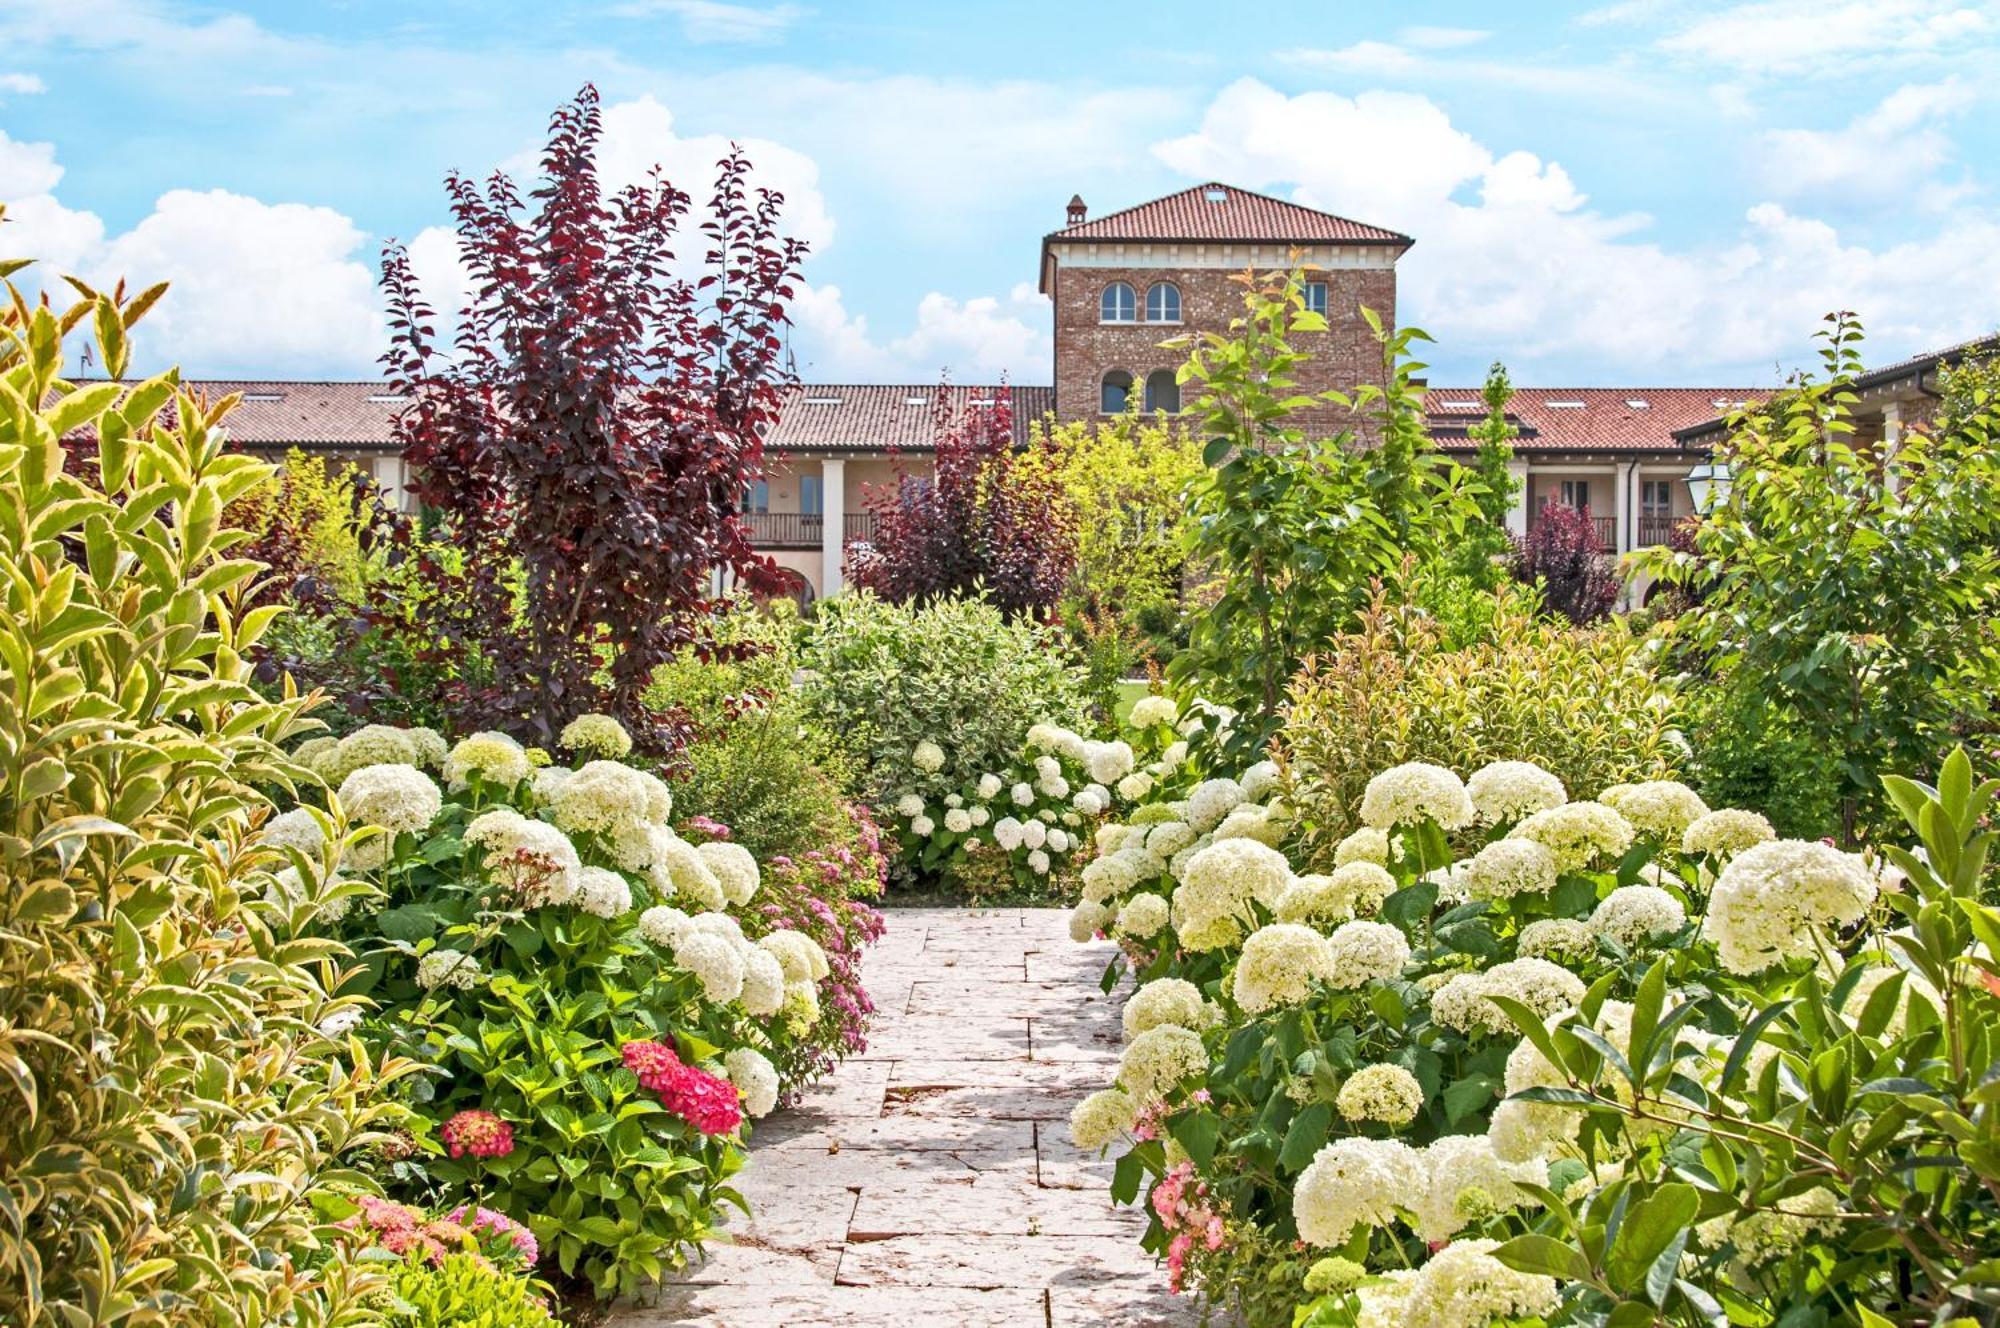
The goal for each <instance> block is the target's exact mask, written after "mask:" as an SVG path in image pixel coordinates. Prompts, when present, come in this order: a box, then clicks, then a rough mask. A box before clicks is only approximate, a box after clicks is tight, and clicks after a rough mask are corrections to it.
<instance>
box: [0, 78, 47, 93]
mask: <svg viewBox="0 0 2000 1328" xmlns="http://www.w3.org/2000/svg"><path fill="white" fill-rule="evenodd" d="M48 90H49V85H48V84H46V83H44V82H42V80H41V78H40V77H39V76H38V75H35V74H0V93H6V94H8V95H9V96H15V97H33V96H37V95H39V94H41V93H44V92H47V91H48Z"/></svg>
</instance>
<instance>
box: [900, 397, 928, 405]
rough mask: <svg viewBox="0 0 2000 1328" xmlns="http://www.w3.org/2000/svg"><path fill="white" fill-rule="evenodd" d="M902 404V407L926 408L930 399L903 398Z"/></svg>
mask: <svg viewBox="0 0 2000 1328" xmlns="http://www.w3.org/2000/svg"><path fill="white" fill-rule="evenodd" d="M903 404H904V405H906V406H928V405H929V404H930V398H929V397H904V398H903Z"/></svg>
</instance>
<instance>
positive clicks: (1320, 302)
mask: <svg viewBox="0 0 2000 1328" xmlns="http://www.w3.org/2000/svg"><path fill="white" fill-rule="evenodd" d="M1306 312H1307V313H1313V314H1318V315H1319V316H1320V317H1321V318H1324V317H1326V283H1325V282H1324V281H1308V282H1307V283H1306Z"/></svg>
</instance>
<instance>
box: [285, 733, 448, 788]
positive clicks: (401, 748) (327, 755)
mask: <svg viewBox="0 0 2000 1328" xmlns="http://www.w3.org/2000/svg"><path fill="white" fill-rule="evenodd" d="M444 753H445V741H444V739H443V738H442V737H440V736H438V733H437V731H436V730H435V729H427V728H408V729H399V728H393V727H391V726H389V725H387V724H369V725H366V726H364V727H362V728H358V729H356V730H355V731H354V732H352V733H350V734H348V735H347V736H346V737H344V738H338V739H336V738H315V739H313V740H312V741H310V742H306V743H302V744H300V746H299V749H298V751H297V753H295V755H296V757H297V759H298V762H299V764H300V765H303V766H304V767H305V768H306V769H308V770H310V771H312V772H313V773H314V774H316V775H318V776H319V777H320V778H321V779H322V780H324V781H325V782H326V783H327V784H329V785H338V784H339V783H340V782H341V781H342V780H344V779H346V778H347V777H348V776H349V775H351V774H353V773H354V772H355V771H356V770H359V769H361V768H362V767H363V766H371V765H414V766H426V767H429V768H430V769H433V770H435V769H436V768H437V767H438V766H439V764H440V763H441V762H442V761H443V760H444Z"/></svg>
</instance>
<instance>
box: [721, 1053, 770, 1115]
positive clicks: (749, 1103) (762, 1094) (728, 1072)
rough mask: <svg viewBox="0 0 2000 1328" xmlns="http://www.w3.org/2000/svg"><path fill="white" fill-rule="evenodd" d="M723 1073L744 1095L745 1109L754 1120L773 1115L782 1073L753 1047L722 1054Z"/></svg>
mask: <svg viewBox="0 0 2000 1328" xmlns="http://www.w3.org/2000/svg"><path fill="white" fill-rule="evenodd" d="M722 1070H723V1074H724V1075H725V1076H726V1077H727V1078H728V1080H729V1082H730V1083H732V1084H734V1085H736V1091H737V1092H738V1093H740V1094H742V1096H743V1110H744V1111H745V1112H747V1113H749V1115H750V1117H751V1118H752V1119H756V1118H758V1117H762V1116H768V1115H770V1114H771V1108H773V1107H775V1106H777V1105H778V1072H777V1070H776V1069H775V1068H773V1067H772V1065H771V1062H770V1061H768V1060H766V1059H765V1058H764V1054H763V1053H762V1052H760V1051H758V1050H756V1049H755V1048H753V1047H736V1048H734V1049H732V1050H730V1051H728V1052H725V1053H724V1054H723V1057H722Z"/></svg>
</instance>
